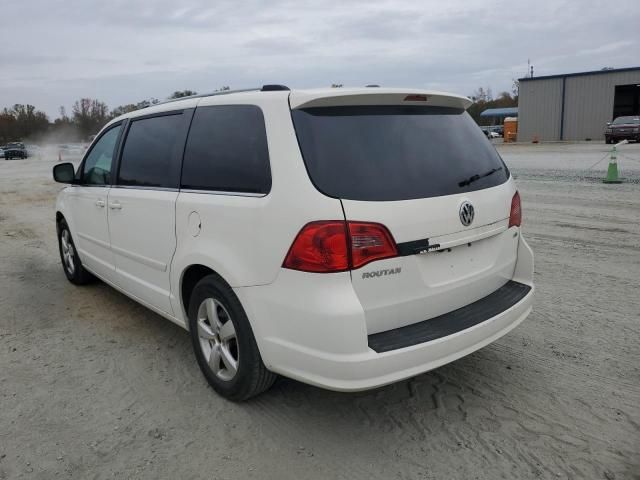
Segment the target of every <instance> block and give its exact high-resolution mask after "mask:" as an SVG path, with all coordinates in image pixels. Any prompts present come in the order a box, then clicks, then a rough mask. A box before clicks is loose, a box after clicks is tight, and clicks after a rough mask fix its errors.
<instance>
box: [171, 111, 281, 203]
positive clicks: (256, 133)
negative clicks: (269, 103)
mask: <svg viewBox="0 0 640 480" xmlns="http://www.w3.org/2000/svg"><path fill="white" fill-rule="evenodd" d="M181 188H183V189H189V190H208V191H219V192H237V193H255V194H267V193H269V191H270V190H271V168H270V165H269V150H268V147H267V134H266V131H265V125H264V117H263V114H262V110H261V109H260V108H259V107H257V106H254V105H223V106H206V107H198V108H197V109H196V111H195V113H194V116H193V121H192V123H191V129H190V131H189V138H188V140H187V146H186V149H185V155H184V162H183V166H182V180H181Z"/></svg>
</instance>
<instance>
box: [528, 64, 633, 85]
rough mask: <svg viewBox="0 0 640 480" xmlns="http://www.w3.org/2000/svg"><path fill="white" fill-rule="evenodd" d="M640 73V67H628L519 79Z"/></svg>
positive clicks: (532, 79)
mask: <svg viewBox="0 0 640 480" xmlns="http://www.w3.org/2000/svg"><path fill="white" fill-rule="evenodd" d="M633 71H640V67H627V68H612V69H609V70H591V71H589V72H576V73H560V74H557V75H545V76H542V77H533V78H531V77H525V78H519V79H518V81H519V82H532V81H534V80H547V79H549V78H563V77H580V76H582V75H603V74H605V73H618V72H633Z"/></svg>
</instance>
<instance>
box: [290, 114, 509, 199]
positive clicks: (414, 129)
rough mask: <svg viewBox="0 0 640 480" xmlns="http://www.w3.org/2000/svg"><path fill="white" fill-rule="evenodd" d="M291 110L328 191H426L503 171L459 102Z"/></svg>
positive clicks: (314, 173)
mask: <svg viewBox="0 0 640 480" xmlns="http://www.w3.org/2000/svg"><path fill="white" fill-rule="evenodd" d="M292 118H293V122H294V126H295V129H296V134H297V136H298V142H299V144H300V149H301V152H302V156H303V158H304V162H305V164H306V167H307V171H308V172H309V176H310V178H311V180H312V182H313V183H314V184H315V186H316V187H317V188H318V189H319V190H320V191H321V192H323V193H325V194H326V195H329V196H331V197H336V198H343V199H349V200H367V201H393V200H410V199H417V198H429V197H437V196H443V195H453V194H456V193H463V192H470V191H475V190H480V189H484V188H489V187H493V186H496V185H500V184H502V183H504V182H506V181H507V179H508V178H509V171H508V170H507V167H506V165H504V163H503V162H502V159H501V158H500V156H499V155H498V153H497V152H496V150H495V148H494V147H493V145H492V144H491V143H490V142H489V141H488V140H487V139H486V137H485V136H484V134H483V133H482V131H481V130H480V128H478V126H477V125H476V123H475V122H474V121H473V119H472V118H471V117H470V116H469V115H468V114H467V113H466V112H465V111H464V110H462V109H455V108H445V107H413V106H411V107H405V106H355V107H346V106H345V107H321V108H309V109H300V110H293V111H292ZM476 176H477V178H475V177H476ZM472 178H473V180H471V179H472ZM470 180H471V181H470Z"/></svg>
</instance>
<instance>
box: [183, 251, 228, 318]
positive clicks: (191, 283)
mask: <svg viewBox="0 0 640 480" xmlns="http://www.w3.org/2000/svg"><path fill="white" fill-rule="evenodd" d="M209 275H214V276H215V277H217V278H218V279H219V280H220V281H222V282H224V283H226V284H227V285H229V282H227V281H226V280H225V279H224V278H223V277H222V275H220V274H219V273H218V272H216V271H215V270H214V269H213V268H211V267H208V266H206V265H203V264H200V263H193V264H191V265H189V266H187V267H186V268H185V269H184V270H183V272H182V275H181V276H180V290H179V292H180V306H181V307H182V309H183V311H184V315H185V319H186V321H185V325H186V327H187V330H188V329H189V321H188V318H189V301H190V300H191V294H192V293H193V289H194V287H195V286H196V284H197V283H198V282H199V281H200V280H202V279H203V278H204V277H206V276H209Z"/></svg>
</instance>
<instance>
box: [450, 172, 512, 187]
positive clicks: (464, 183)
mask: <svg viewBox="0 0 640 480" xmlns="http://www.w3.org/2000/svg"><path fill="white" fill-rule="evenodd" d="M500 170H502V167H499V168H492V169H491V170H489V171H488V172H485V173H483V174H482V175H478V174H476V175H471V176H470V177H469V178H467V179H466V180H463V181H461V182H459V183H458V186H459V187H466V186H467V185H471V184H472V183H473V182H475V181H478V180H480V179H481V178H484V177H488V176H489V175H493V174H494V173H496V172H499V171H500Z"/></svg>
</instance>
